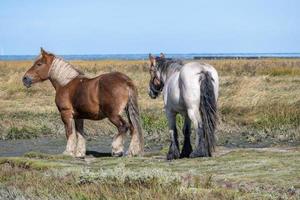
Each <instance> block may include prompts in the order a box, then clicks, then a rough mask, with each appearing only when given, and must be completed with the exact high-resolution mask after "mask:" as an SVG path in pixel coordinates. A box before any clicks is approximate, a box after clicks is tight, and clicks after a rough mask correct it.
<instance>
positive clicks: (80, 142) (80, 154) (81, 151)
mask: <svg viewBox="0 0 300 200" xmlns="http://www.w3.org/2000/svg"><path fill="white" fill-rule="evenodd" d="M75 125H76V134H77V146H76V152H75V157H77V158H84V157H85V153H86V144H85V138H84V132H83V119H76V120H75Z"/></svg>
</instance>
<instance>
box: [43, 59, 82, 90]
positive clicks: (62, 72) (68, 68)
mask: <svg viewBox="0 0 300 200" xmlns="http://www.w3.org/2000/svg"><path fill="white" fill-rule="evenodd" d="M78 76H84V73H83V72H82V71H81V70H78V69H76V68H75V67H74V66H73V65H72V64H70V63H69V62H67V61H65V60H64V59H63V58H60V57H57V56H54V59H53V61H52V64H51V67H50V69H49V77H50V78H51V79H53V80H55V81H57V82H58V83H59V84H60V85H62V86H64V85H66V84H68V83H69V82H70V81H71V80H73V79H74V78H76V77H78Z"/></svg>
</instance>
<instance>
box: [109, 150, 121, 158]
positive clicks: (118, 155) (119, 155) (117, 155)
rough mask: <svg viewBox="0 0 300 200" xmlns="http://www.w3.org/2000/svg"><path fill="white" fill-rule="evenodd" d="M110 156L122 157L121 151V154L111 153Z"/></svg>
mask: <svg viewBox="0 0 300 200" xmlns="http://www.w3.org/2000/svg"><path fill="white" fill-rule="evenodd" d="M111 155H112V156H113V157H122V156H123V155H124V153H123V151H121V152H112V153H111Z"/></svg>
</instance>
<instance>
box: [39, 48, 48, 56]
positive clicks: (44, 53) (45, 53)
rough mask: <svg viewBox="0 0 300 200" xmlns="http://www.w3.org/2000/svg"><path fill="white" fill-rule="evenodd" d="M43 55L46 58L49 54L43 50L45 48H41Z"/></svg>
mask: <svg viewBox="0 0 300 200" xmlns="http://www.w3.org/2000/svg"><path fill="white" fill-rule="evenodd" d="M41 54H42V56H44V55H47V54H48V53H47V51H45V50H44V49H43V47H41Z"/></svg>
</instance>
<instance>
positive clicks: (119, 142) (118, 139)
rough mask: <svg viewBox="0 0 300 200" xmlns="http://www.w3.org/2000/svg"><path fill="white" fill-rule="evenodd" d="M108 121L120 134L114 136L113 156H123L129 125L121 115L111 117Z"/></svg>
mask: <svg viewBox="0 0 300 200" xmlns="http://www.w3.org/2000/svg"><path fill="white" fill-rule="evenodd" d="M108 119H109V120H110V121H111V122H112V123H113V124H114V125H115V126H116V127H117V128H118V133H117V134H116V135H114V138H113V142H112V155H113V156H123V154H124V137H125V134H126V132H127V131H128V128H129V125H128V124H127V122H126V121H125V120H124V119H123V118H122V117H121V116H120V115H116V116H111V117H109V118H108Z"/></svg>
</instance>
